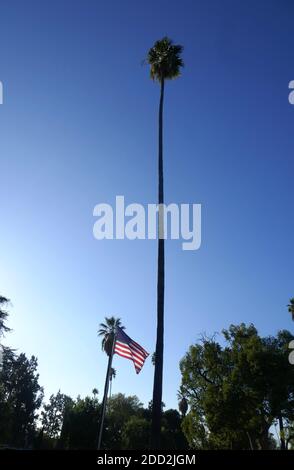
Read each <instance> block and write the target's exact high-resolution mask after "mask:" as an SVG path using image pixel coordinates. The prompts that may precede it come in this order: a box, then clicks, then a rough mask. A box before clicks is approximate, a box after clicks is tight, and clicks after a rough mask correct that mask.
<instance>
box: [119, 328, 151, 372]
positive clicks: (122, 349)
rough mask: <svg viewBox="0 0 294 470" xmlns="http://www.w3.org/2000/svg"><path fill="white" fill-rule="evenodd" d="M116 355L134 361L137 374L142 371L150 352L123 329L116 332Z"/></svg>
mask: <svg viewBox="0 0 294 470" xmlns="http://www.w3.org/2000/svg"><path fill="white" fill-rule="evenodd" d="M114 353H116V354H118V355H119V356H122V357H125V358H126V359H130V360H131V361H133V363H134V366H135V369H136V372H137V374H139V372H140V370H141V369H142V367H143V365H144V362H145V359H146V358H147V357H148V356H149V354H148V352H147V351H145V349H143V348H142V346H140V344H138V343H136V342H135V341H133V340H132V339H131V338H130V337H129V336H128V335H127V334H126V333H125V332H124V331H123V330H122V329H121V328H119V327H118V328H117V330H116V339H115V345H114Z"/></svg>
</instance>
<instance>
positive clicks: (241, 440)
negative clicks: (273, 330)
mask: <svg viewBox="0 0 294 470" xmlns="http://www.w3.org/2000/svg"><path fill="white" fill-rule="evenodd" d="M223 335H224V338H225V340H226V344H225V346H224V347H222V346H221V345H220V344H218V343H217V342H216V341H215V340H214V339H208V338H203V339H202V341H201V343H200V344H196V345H193V346H191V347H190V349H189V351H188V353H187V354H186V355H185V357H184V359H183V360H182V361H181V363H180V368H181V372H182V385H181V392H182V393H183V394H184V395H185V396H186V397H187V398H188V401H189V405H190V412H189V413H188V414H187V416H186V417H185V418H184V420H183V429H184V432H185V435H186V437H187V439H188V441H189V444H190V446H191V447H193V448H202V449H205V448H206V449H209V448H212V449H220V448H228V449H235V448H238V449H250V448H261V449H267V448H272V439H271V436H270V428H271V426H272V425H273V424H274V422H275V421H277V420H278V421H279V423H280V427H281V426H282V428H281V430H280V432H281V448H284V446H283V439H282V436H283V426H284V424H285V425H287V423H289V422H291V420H293V413H294V368H293V366H291V365H290V364H289V362H288V344H289V340H290V338H291V334H290V333H289V332H287V331H281V332H279V333H278V335H277V336H276V337H271V336H270V337H265V338H262V337H260V336H259V335H258V332H257V330H256V329H255V328H254V326H253V325H250V326H249V327H246V326H245V325H244V324H241V325H239V326H234V325H231V327H230V328H229V329H228V330H224V331H223Z"/></svg>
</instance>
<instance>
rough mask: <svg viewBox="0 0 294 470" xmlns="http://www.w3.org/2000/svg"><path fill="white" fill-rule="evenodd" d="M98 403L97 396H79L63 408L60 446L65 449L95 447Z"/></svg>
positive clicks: (98, 412)
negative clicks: (70, 404)
mask: <svg viewBox="0 0 294 470" xmlns="http://www.w3.org/2000/svg"><path fill="white" fill-rule="evenodd" d="M99 414H100V405H99V403H98V400H97V398H94V397H86V398H83V399H82V398H80V397H78V398H77V400H76V401H75V402H74V403H73V404H72V406H69V407H66V408H65V413H64V419H63V425H62V429H61V436H60V441H61V445H60V447H62V448H65V449H95V448H96V445H97V428H98V419H99Z"/></svg>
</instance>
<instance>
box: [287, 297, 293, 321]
mask: <svg viewBox="0 0 294 470" xmlns="http://www.w3.org/2000/svg"><path fill="white" fill-rule="evenodd" d="M288 312H289V313H291V315H292V320H293V321H294V297H293V298H292V299H290V303H289V304H288Z"/></svg>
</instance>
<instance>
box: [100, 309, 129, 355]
mask: <svg viewBox="0 0 294 470" xmlns="http://www.w3.org/2000/svg"><path fill="white" fill-rule="evenodd" d="M117 327H120V328H121V329H122V330H124V328H125V327H124V326H122V324H121V319H120V318H115V317H109V318H108V317H105V323H100V325H99V330H98V336H102V342H101V346H102V351H105V352H106V354H107V356H110V355H111V351H112V343H113V338H114V335H115V331H116V329H117Z"/></svg>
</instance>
